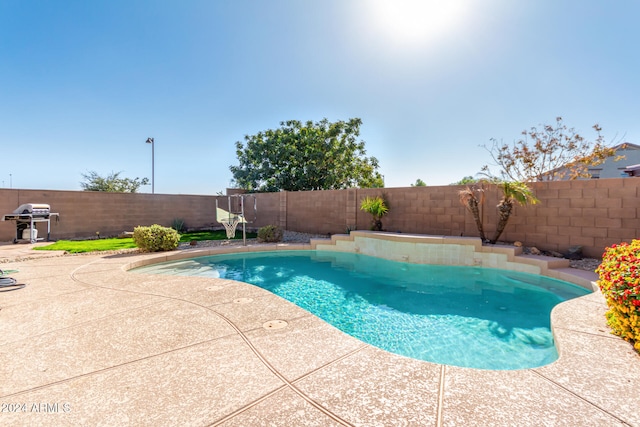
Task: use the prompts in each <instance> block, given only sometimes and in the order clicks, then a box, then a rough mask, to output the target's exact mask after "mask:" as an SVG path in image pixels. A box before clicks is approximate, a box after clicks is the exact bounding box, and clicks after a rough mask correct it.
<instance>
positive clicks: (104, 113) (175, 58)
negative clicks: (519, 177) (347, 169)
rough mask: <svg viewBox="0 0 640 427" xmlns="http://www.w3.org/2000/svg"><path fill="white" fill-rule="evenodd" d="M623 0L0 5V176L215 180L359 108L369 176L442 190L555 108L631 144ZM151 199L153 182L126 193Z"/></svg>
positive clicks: (631, 19)
mask: <svg viewBox="0 0 640 427" xmlns="http://www.w3.org/2000/svg"><path fill="white" fill-rule="evenodd" d="M639 18H640V2H638V1H636V0H616V1H603V0H567V1H563V0H561V1H557V0H518V1H514V0H467V1H454V0H449V1H427V0H415V1H402V0H388V1H379V0H315V1H311V0H271V1H258V0H255V1H247V0H227V1H221V0H220V1H215V0H181V1H177V0H175V1H167V0H154V1H151V0H145V1H142V0H91V1H87V0H59V1H45V0H42V1H35V0H0V146H1V149H2V150H1V153H0V155H1V156H2V159H3V164H2V167H1V168H0V185H1V186H4V187H9V186H10V185H11V186H12V187H13V188H23V189H54V190H80V189H81V187H80V182H81V181H82V180H83V179H82V174H83V173H87V172H88V171H96V172H97V173H98V174H100V175H103V176H106V175H108V174H109V173H111V172H118V171H121V172H122V174H121V175H122V176H123V177H129V178H135V177H148V178H151V146H150V145H149V144H145V141H146V139H147V138H148V137H153V138H155V191H156V193H177V194H215V193H217V192H219V191H224V189H225V188H226V187H227V186H228V185H229V182H230V180H231V178H232V176H231V173H230V171H229V166H230V165H233V164H237V158H236V153H235V146H234V144H235V142H236V141H240V140H242V139H243V137H244V136H245V135H247V134H249V135H251V134H255V133H257V132H258V131H260V130H265V129H275V128H277V127H279V123H280V122H281V121H284V120H289V119H298V120H302V121H306V120H313V121H318V120H321V119H322V118H323V117H326V118H328V119H329V120H332V121H333V120H343V119H344V120H346V119H348V118H352V117H359V118H361V119H362V120H363V126H362V128H361V135H360V139H362V140H364V141H365V142H366V147H367V151H368V153H367V154H368V155H371V156H375V157H377V158H378V159H379V161H380V165H381V169H380V172H381V173H382V174H383V175H384V177H385V182H386V186H387V187H403V186H409V185H410V184H411V183H414V182H415V181H416V179H418V178H420V179H422V180H424V181H425V182H426V183H427V184H428V185H446V184H449V183H451V182H454V181H457V180H459V179H460V178H462V177H464V176H466V175H474V174H476V173H477V172H478V171H479V170H480V168H481V166H482V165H483V164H486V163H489V162H490V157H489V155H488V153H487V152H486V151H485V150H483V149H482V148H480V145H482V144H488V143H489V140H490V138H497V139H503V140H505V141H513V140H515V139H517V138H519V136H520V132H521V131H522V130H524V129H526V128H529V127H531V126H535V125H539V124H541V123H553V122H554V121H555V117H556V116H562V117H563V118H564V121H565V123H566V124H568V125H569V126H571V127H575V128H576V130H577V131H579V132H580V133H581V134H582V135H583V136H586V137H589V138H595V134H594V132H593V131H592V129H591V126H592V125H593V124H595V123H599V124H600V125H601V126H602V127H603V129H604V131H603V133H604V135H605V137H606V139H607V141H608V142H622V140H624V141H627V142H632V143H636V144H640V78H639V76H640V25H638V19H639ZM141 192H151V186H150V185H149V186H146V187H144V188H142V189H141Z"/></svg>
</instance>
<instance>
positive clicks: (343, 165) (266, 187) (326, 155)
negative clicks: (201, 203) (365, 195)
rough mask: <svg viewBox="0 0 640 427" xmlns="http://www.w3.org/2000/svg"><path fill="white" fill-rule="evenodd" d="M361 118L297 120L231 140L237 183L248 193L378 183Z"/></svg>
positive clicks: (377, 185)
mask: <svg viewBox="0 0 640 427" xmlns="http://www.w3.org/2000/svg"><path fill="white" fill-rule="evenodd" d="M361 125H362V120H360V119H358V118H355V119H349V120H348V121H337V122H333V123H332V122H329V121H328V120H327V119H323V120H321V121H319V122H316V123H314V122H312V121H307V122H306V123H302V122H300V121H297V120H289V121H286V122H281V123H280V128H279V129H275V130H274V129H269V130H266V131H263V132H258V133H257V134H255V135H250V136H249V135H247V136H245V138H244V144H243V143H242V142H240V141H238V142H236V154H237V156H238V161H239V163H240V164H239V165H237V166H231V167H230V168H229V169H230V170H231V172H232V173H233V179H234V181H235V183H236V185H237V186H239V187H240V188H243V189H246V190H249V191H280V190H286V191H299V190H332V189H341V188H349V187H361V188H372V187H383V186H384V182H383V179H382V175H380V173H379V172H378V167H379V165H378V160H377V159H376V158H375V157H367V156H366V151H365V143H364V141H359V140H358V139H357V138H358V136H359V135H360V126H361Z"/></svg>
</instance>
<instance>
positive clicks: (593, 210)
mask: <svg viewBox="0 0 640 427" xmlns="http://www.w3.org/2000/svg"><path fill="white" fill-rule="evenodd" d="M462 188H464V187H460V186H439V187H409V188H385V189H347V190H330V191H301V192H278V193H263V194H257V195H256V199H257V208H258V213H257V220H256V221H255V222H254V223H253V224H251V226H252V227H261V226H263V225H267V224H277V225H280V226H281V227H283V228H286V229H289V230H294V231H301V232H308V233H315V234H336V233H345V232H346V231H347V230H348V229H351V230H354V229H360V230H362V229H368V228H369V224H370V216H369V215H368V214H366V213H364V212H362V211H360V209H359V206H360V201H361V200H362V199H363V198H364V197H365V196H368V195H369V196H375V195H378V194H384V195H385V196H386V197H387V199H388V201H389V204H390V212H389V214H388V215H387V216H386V217H385V218H384V219H383V224H384V228H385V229H386V230H388V231H395V232H402V233H419V234H429V235H442V236H471V237H474V236H477V231H476V227H475V223H474V221H473V218H472V217H471V215H470V214H469V213H468V212H467V211H466V210H465V208H464V207H463V206H462V205H461V204H460V202H459V200H458V192H459V191H460V190H461V189H462ZM533 189H534V191H535V194H536V195H537V197H538V198H539V199H540V203H539V204H538V205H535V206H526V207H521V206H516V208H515V209H514V212H513V214H512V217H511V219H510V221H509V224H508V225H507V228H506V230H505V232H504V234H503V235H502V237H501V240H504V241H515V240H519V241H521V242H523V243H524V244H525V245H527V246H537V247H538V248H540V249H546V250H554V251H559V252H564V251H566V250H567V249H568V248H569V247H570V246H574V245H581V246H583V248H584V253H585V254H586V255H588V256H593V257H599V256H600V255H601V254H602V252H603V250H604V248H605V247H606V246H609V245H611V244H614V243H619V242H621V241H630V240H631V239H634V238H637V237H640V220H639V219H638V218H639V216H640V179H638V178H612V179H601V180H582V181H555V182H544V183H535V184H533ZM216 199H218V200H219V203H220V207H221V208H225V206H226V205H227V200H228V199H227V197H226V196H197V195H166V194H122V193H101V192H85V191H53V190H12V189H0V209H1V211H0V214H5V213H11V212H12V211H13V210H14V209H15V208H17V207H18V206H19V205H20V204H22V203H48V204H50V205H51V207H52V210H53V211H54V212H59V213H60V222H59V223H53V224H52V238H53V239H61V238H74V237H91V236H95V233H96V231H100V234H101V235H102V236H108V235H115V234H119V233H121V232H122V231H131V230H133V227H135V226H137V225H150V224H153V223H157V224H161V225H165V226H169V225H171V222H172V220H173V219H175V218H182V219H184V220H185V222H186V224H187V226H189V227H193V228H208V227H219V224H218V223H217V222H216V221H215V214H214V212H215V205H216ZM498 201H499V194H498V191H497V189H495V188H489V189H488V190H487V191H486V203H485V207H484V224H485V230H486V234H487V235H488V236H489V237H490V236H491V235H492V234H493V231H494V229H495V226H496V220H497V212H496V208H495V206H496V205H497V203H498ZM250 215H251V213H249V212H248V214H247V216H248V217H249V218H250ZM42 226H43V225H39V226H38V228H39V235H40V236H42V235H43V231H42V229H41V227H42ZM14 237H15V224H14V223H13V222H0V241H10V240H12V239H13V238H14Z"/></svg>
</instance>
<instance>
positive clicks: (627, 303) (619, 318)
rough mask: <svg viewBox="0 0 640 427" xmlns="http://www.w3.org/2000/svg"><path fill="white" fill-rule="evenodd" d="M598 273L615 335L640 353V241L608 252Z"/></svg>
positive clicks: (605, 253) (623, 244) (608, 249)
mask: <svg viewBox="0 0 640 427" xmlns="http://www.w3.org/2000/svg"><path fill="white" fill-rule="evenodd" d="M596 273H598V275H599V276H600V280H598V286H599V287H600V290H601V291H602V294H603V295H604V297H605V298H606V300H607V305H608V306H609V311H607V323H609V326H611V329H612V332H613V333H614V334H615V335H618V336H620V337H622V338H624V339H625V340H627V341H629V342H630V343H632V344H633V347H634V348H635V349H636V350H637V351H640V240H633V241H632V242H631V244H629V243H621V244H619V245H613V246H611V247H610V248H607V249H606V250H605V252H604V254H603V256H602V264H600V266H599V267H598V268H597V269H596Z"/></svg>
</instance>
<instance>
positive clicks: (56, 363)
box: [0, 245, 640, 426]
mask: <svg viewBox="0 0 640 427" xmlns="http://www.w3.org/2000/svg"><path fill="white" fill-rule="evenodd" d="M30 247H31V245H6V246H5V245H0V261H2V260H3V258H4V259H14V260H15V259H17V258H19V257H20V258H23V259H22V260H19V259H18V260H15V261H11V262H6V263H0V268H2V269H3V270H9V269H15V270H18V272H17V273H12V274H10V276H11V277H14V278H16V279H18V280H19V281H20V282H23V283H26V284H27V286H26V287H24V288H23V289H20V290H15V291H10V292H0V378H2V381H0V405H2V406H1V407H0V425H11V426H16V425H17V426H19V425H38V426H45V425H55V426H60V425H70V426H71V425H73V426H77V425H91V426H94V425H119V426H120V425H136V426H138V425H153V426H159V425H180V426H218V425H220V426H254V425H256V426H260V425H273V426H340V425H346V426H489V425H491V426H512V425H518V426H542V425H550V426H551V425H556V426H616V425H619V426H624V425H627V426H640V411H639V410H638V408H640V393H638V390H639V389H640V356H638V355H637V354H636V353H635V352H634V351H633V350H632V348H631V346H630V345H629V344H628V343H626V342H624V341H623V340H621V339H620V338H618V337H615V336H613V335H611V334H610V333H609V330H608V327H607V325H606V323H605V319H604V312H605V311H606V306H605V303H604V300H603V298H602V295H601V294H600V293H599V292H595V293H593V294H590V295H587V296H585V297H581V298H578V299H575V300H571V301H567V302H565V303H562V304H560V305H559V306H557V307H556V309H554V311H553V313H552V322H553V327H554V334H555V337H556V340H557V345H558V347H559V352H560V358H559V359H558V360H557V361H556V362H554V363H552V364H550V365H547V366H544V367H540V368H534V369H526V370H518V371H483V370H475V369H468V368H458V367H453V366H446V365H438V364H433V363H428V362H422V361H418V360H413V359H408V358H405V357H402V356H397V355H394V354H390V353H387V352H385V351H382V350H379V349H376V348H374V347H372V346H370V345H367V344H364V343H362V342H360V341H358V340H356V339H354V338H352V337H350V336H348V335H345V334H344V333H342V332H340V331H338V330H337V329H335V328H333V327H332V326H330V325H328V324H327V323H325V322H323V321H321V320H319V319H318V318H316V317H315V316H313V315H311V314H310V313H308V312H306V311H304V310H302V309H300V308H298V307H297V306H295V305H293V304H291V303H289V302H287V301H285V300H283V299H281V298H279V297H277V296H275V295H273V294H271V293H269V292H267V291H264V290H262V289H259V288H257V287H254V286H252V285H248V284H244V283H240V282H234V281H230V280H225V279H206V278H196V277H171V276H152V275H140V274H132V273H129V272H127V271H126V269H127V268H128V266H130V265H132V264H134V265H136V264H139V263H142V264H144V263H146V262H148V260H150V259H161V258H162V256H159V255H158V254H115V255H80V256H60V257H50V254H47V255H42V254H41V252H38V253H35V251H30ZM300 247H302V246H301V245H289V246H286V245H280V246H278V249H290V248H300ZM272 248H276V246H275V245H274V246H272ZM249 249H251V248H249ZM256 249H260V250H264V249H265V246H261V247H260V248H256ZM213 251H214V250H207V251H206V252H207V253H210V252H213ZM184 252H185V253H188V255H189V256H198V255H200V253H199V251H197V250H189V251H184ZM582 274H584V273H582ZM593 278H594V279H595V275H593ZM1 290H2V289H0V291H1Z"/></svg>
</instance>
